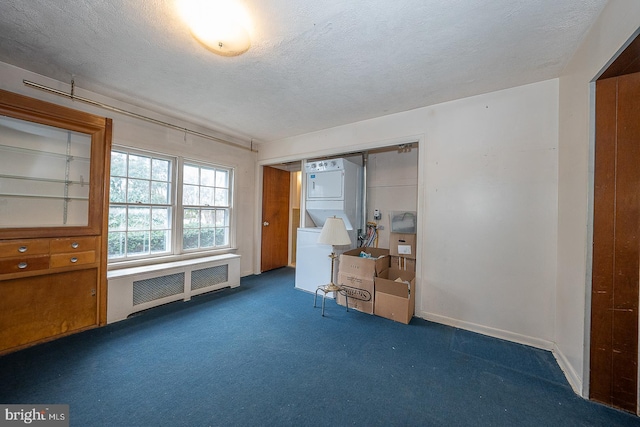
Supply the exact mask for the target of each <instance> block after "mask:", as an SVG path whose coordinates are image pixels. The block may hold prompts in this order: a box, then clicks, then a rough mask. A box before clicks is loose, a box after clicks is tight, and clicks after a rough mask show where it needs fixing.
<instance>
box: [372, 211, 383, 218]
mask: <svg viewBox="0 0 640 427" xmlns="http://www.w3.org/2000/svg"><path fill="white" fill-rule="evenodd" d="M373 219H375V220H376V221H380V220H381V219H382V214H381V213H380V210H379V209H376V210H374V211H373Z"/></svg>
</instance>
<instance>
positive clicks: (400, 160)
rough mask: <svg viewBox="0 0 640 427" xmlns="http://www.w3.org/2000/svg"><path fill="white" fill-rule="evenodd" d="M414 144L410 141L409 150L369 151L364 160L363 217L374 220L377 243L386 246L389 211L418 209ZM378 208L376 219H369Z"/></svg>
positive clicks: (416, 163) (381, 246) (416, 152)
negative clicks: (365, 204)
mask: <svg viewBox="0 0 640 427" xmlns="http://www.w3.org/2000/svg"><path fill="white" fill-rule="evenodd" d="M418 150H419V148H418V144H413V149H412V150H411V151H410V152H403V153H398V151H397V150H393V151H385V152H381V153H371V154H369V156H368V162H367V218H366V221H373V222H377V224H378V226H381V227H382V230H379V231H378V247H379V248H388V247H389V232H390V231H391V227H390V220H389V215H390V214H391V212H394V211H395V212H402V211H412V212H416V211H417V210H418V207H417V204H418ZM375 209H379V210H380V212H381V214H382V219H380V221H375V220H374V219H373V212H374V210H375Z"/></svg>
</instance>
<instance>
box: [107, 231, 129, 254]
mask: <svg viewBox="0 0 640 427" xmlns="http://www.w3.org/2000/svg"><path fill="white" fill-rule="evenodd" d="M125 241H126V239H125V233H124V232H113V233H109V240H108V243H107V245H108V253H109V255H108V258H109V259H112V258H122V257H124V256H125V251H124V242H125Z"/></svg>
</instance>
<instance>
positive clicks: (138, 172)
mask: <svg viewBox="0 0 640 427" xmlns="http://www.w3.org/2000/svg"><path fill="white" fill-rule="evenodd" d="M129 178H144V179H149V178H151V159H150V158H149V157H144V156H136V155H135V154H130V155H129Z"/></svg>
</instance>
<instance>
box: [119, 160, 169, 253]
mask: <svg viewBox="0 0 640 427" xmlns="http://www.w3.org/2000/svg"><path fill="white" fill-rule="evenodd" d="M174 163H175V161H174V160H173V159H170V158H162V157H157V156H151V155H145V154H138V153H134V152H124V151H112V152H111V179H110V183H109V187H110V193H109V249H108V252H109V259H117V258H130V257H136V256H150V255H159V254H168V253H170V252H171V234H172V233H171V230H172V227H171V223H172V213H173V206H172V187H173V186H172V171H173V167H174V166H173V165H174Z"/></svg>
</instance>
